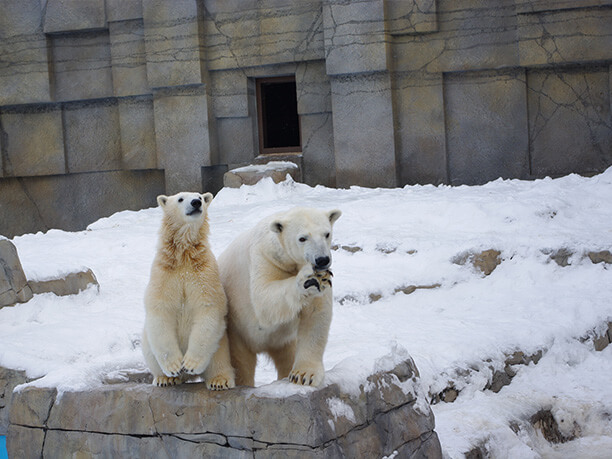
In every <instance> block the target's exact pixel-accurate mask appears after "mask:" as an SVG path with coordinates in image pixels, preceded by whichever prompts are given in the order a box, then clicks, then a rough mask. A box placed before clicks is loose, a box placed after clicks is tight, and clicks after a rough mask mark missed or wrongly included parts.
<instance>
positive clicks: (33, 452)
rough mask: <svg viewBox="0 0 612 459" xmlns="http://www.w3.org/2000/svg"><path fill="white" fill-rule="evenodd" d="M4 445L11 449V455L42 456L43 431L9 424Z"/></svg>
mask: <svg viewBox="0 0 612 459" xmlns="http://www.w3.org/2000/svg"><path fill="white" fill-rule="evenodd" d="M8 438H9V439H10V440H7V443H6V447H7V450H8V449H10V450H11V457H23V458H33V457H43V455H42V451H43V446H44V443H45V432H44V430H42V429H33V428H30V427H22V426H19V425H11V426H10V428H9V432H8Z"/></svg>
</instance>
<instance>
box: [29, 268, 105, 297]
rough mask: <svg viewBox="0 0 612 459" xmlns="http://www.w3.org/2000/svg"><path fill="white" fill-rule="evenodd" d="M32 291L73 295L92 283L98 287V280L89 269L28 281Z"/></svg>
mask: <svg viewBox="0 0 612 459" xmlns="http://www.w3.org/2000/svg"><path fill="white" fill-rule="evenodd" d="M29 284H30V287H31V288H32V292H33V293H48V292H51V293H55V294H56V295H58V296H65V295H75V294H77V293H79V292H81V291H83V290H85V289H87V288H89V287H90V286H92V285H95V286H96V288H100V285H99V284H98V280H97V279H96V276H95V274H94V273H93V271H92V270H91V269H86V270H83V271H76V272H72V273H68V274H66V275H64V276H62V277H60V278H57V279H49V280H44V281H30V282H29Z"/></svg>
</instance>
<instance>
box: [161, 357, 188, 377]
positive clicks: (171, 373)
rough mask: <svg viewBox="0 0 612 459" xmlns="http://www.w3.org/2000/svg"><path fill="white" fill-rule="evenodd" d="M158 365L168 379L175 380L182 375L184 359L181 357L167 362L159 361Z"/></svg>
mask: <svg viewBox="0 0 612 459" xmlns="http://www.w3.org/2000/svg"><path fill="white" fill-rule="evenodd" d="M158 363H159V366H160V367H161V369H162V371H163V372H164V374H165V375H166V376H168V377H171V378H175V377H177V376H178V375H180V374H181V370H182V368H183V359H182V358H181V356H177V357H175V358H173V359H168V360H166V361H159V362H158Z"/></svg>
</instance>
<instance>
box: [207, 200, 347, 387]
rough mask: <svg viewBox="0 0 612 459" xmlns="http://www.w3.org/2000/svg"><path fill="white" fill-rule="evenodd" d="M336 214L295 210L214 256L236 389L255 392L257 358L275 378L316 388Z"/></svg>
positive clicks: (330, 299)
mask: <svg viewBox="0 0 612 459" xmlns="http://www.w3.org/2000/svg"><path fill="white" fill-rule="evenodd" d="M340 215H341V212H340V211H339V210H330V211H323V210H318V209H313V208H303V207H298V208H294V209H292V210H289V211H287V212H280V213H278V214H275V215H272V216H270V217H268V218H265V219H263V220H262V221H261V222H259V223H258V224H257V225H256V226H255V227H254V228H253V229H251V230H249V231H247V232H245V233H243V234H242V235H240V236H238V238H236V240H234V241H233V242H232V243H231V244H230V245H229V246H228V248H227V249H226V250H225V251H224V252H223V253H222V254H221V256H220V257H219V270H220V273H221V282H222V283H223V287H224V288H225V293H226V295H227V298H228V307H229V314H228V329H227V332H228V337H229V341H230V355H231V362H232V366H233V367H234V369H235V370H236V383H237V384H239V385H250V386H252V385H254V379H255V366H256V363H257V354H259V353H266V354H268V355H269V356H270V357H271V358H272V360H273V361H274V364H275V366H276V370H277V375H278V378H279V379H282V378H285V377H287V376H288V377H289V380H290V381H292V382H294V383H296V384H303V385H313V386H317V385H319V384H320V383H321V382H322V381H323V378H324V368H323V352H324V350H325V346H326V344H327V337H328V333H329V327H330V324H331V318H332V303H333V295H332V283H331V275H332V274H331V271H329V268H330V266H331V250H330V249H331V247H330V246H331V240H332V226H333V224H334V223H335V222H336V220H337V219H338V218H339V217H340Z"/></svg>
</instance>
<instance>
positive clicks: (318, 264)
mask: <svg viewBox="0 0 612 459" xmlns="http://www.w3.org/2000/svg"><path fill="white" fill-rule="evenodd" d="M329 263H330V260H329V257H317V258H316V259H315V268H317V269H327V268H328V267H329Z"/></svg>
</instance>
